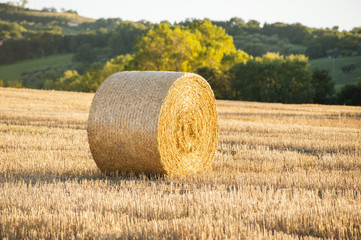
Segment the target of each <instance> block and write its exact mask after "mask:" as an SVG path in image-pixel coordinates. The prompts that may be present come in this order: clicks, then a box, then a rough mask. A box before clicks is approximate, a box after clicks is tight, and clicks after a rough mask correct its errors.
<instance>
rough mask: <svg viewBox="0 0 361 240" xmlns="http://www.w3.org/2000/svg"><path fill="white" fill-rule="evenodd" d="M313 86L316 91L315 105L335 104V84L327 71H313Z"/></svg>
mask: <svg viewBox="0 0 361 240" xmlns="http://www.w3.org/2000/svg"><path fill="white" fill-rule="evenodd" d="M312 85H313V87H314V89H315V96H314V98H313V102H314V103H321V104H331V103H333V102H334V99H333V98H334V94H335V83H334V82H333V81H332V78H331V77H330V75H329V72H328V71H327V70H325V69H318V68H316V69H314V70H312Z"/></svg>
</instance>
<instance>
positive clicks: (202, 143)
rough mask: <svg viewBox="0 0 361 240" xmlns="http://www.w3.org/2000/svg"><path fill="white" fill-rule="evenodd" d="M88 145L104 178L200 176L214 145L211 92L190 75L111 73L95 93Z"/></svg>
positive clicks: (214, 115) (214, 113)
mask: <svg viewBox="0 0 361 240" xmlns="http://www.w3.org/2000/svg"><path fill="white" fill-rule="evenodd" d="M88 140H89V146H90V150H91V153H92V155H93V158H94V160H95V162H96V164H97V166H98V167H99V168H100V170H101V171H103V172H105V173H114V172H133V173H156V174H169V175H187V174H191V173H197V172H202V171H204V170H206V169H208V168H209V167H210V165H211V162H212V160H213V158H214V154H215V151H216V149H217V143H218V117H217V110H216V103H215V98H214V94H213V91H212V89H211V88H210V86H209V84H208V83H207V81H206V80H204V79H203V78H202V77H201V76H199V75H197V74H193V73H180V72H149V71H146V72H136V71H134V72H119V73H115V74H113V75H111V76H110V77H108V78H107V79H106V80H105V81H104V82H103V83H102V84H101V86H100V87H99V89H98V90H97V92H96V93H95V96H94V99H93V102H92V105H91V109H90V113H89V119H88Z"/></svg>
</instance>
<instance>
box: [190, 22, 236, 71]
mask: <svg viewBox="0 0 361 240" xmlns="http://www.w3.org/2000/svg"><path fill="white" fill-rule="evenodd" d="M189 29H190V31H191V32H192V33H193V34H194V35H195V36H196V37H197V39H198V40H199V42H200V44H201V47H202V49H201V52H200V53H199V55H198V58H197V62H196V65H197V66H196V68H201V67H208V68H217V67H219V66H221V63H222V60H223V57H224V56H226V55H230V54H232V53H235V52H236V48H235V46H234V44H233V38H232V37H231V36H229V35H228V34H227V33H226V32H225V30H224V29H223V28H221V27H218V26H215V25H213V24H212V22H211V21H210V20H208V19H205V20H202V21H200V20H196V21H193V22H192V23H191V24H190V25H189Z"/></svg>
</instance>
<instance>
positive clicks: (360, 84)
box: [337, 77, 361, 106]
mask: <svg viewBox="0 0 361 240" xmlns="http://www.w3.org/2000/svg"><path fill="white" fill-rule="evenodd" d="M337 101H338V103H339V104H345V105H354V106H361V77H359V78H358V80H357V84H356V85H353V84H347V85H345V86H344V87H343V88H342V89H341V91H340V92H339V93H338V94H337Z"/></svg>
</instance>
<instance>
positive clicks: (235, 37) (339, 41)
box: [0, 18, 361, 105]
mask: <svg viewBox="0 0 361 240" xmlns="http://www.w3.org/2000/svg"><path fill="white" fill-rule="evenodd" d="M30 25H31V24H30ZM33 25H34V24H33ZM43 26H44V27H46V26H47V25H43ZM56 27H57V28H56ZM84 28H86V29H87V30H86V31H85V32H84ZM39 29H40V28H37V29H36V30H34V29H33V30H31V28H30V27H29V24H28V23H27V24H25V23H24V22H23V23H18V22H9V21H6V20H3V21H0V30H1V31H0V33H1V35H0V36H2V40H3V42H2V45H1V46H0V64H5V63H12V62H15V61H18V60H20V59H29V58H39V57H44V56H48V55H52V54H57V53H74V58H73V62H72V64H71V65H66V66H58V67H54V68H52V69H49V68H46V69H37V70H34V71H30V72H24V73H23V74H22V80H21V84H22V85H23V86H26V87H33V88H46V89H62V90H72V91H87V92H94V91H96V89H97V88H98V87H99V85H100V84H101V82H102V81H103V80H104V79H105V78H106V77H107V76H109V75H110V74H112V73H114V72H118V71H125V70H158V71H162V70H167V71H190V72H196V73H199V74H200V75H202V76H203V77H205V78H206V80H207V81H208V82H209V83H210V84H211V86H212V88H213V89H214V92H215V96H216V97H217V98H219V99H241V100H248V101H267V102H283V103H325V104H334V103H340V104H353V105H355V104H361V103H360V102H359V100H358V98H357V97H351V96H354V95H355V92H356V93H359V92H360V86H359V85H360V84H359V85H350V86H347V87H345V88H344V89H343V90H342V91H341V92H340V93H338V94H337V95H336V94H335V89H334V83H333V82H332V79H331V78H330V76H329V75H328V72H327V71H325V70H322V69H315V70H312V71H311V70H309V69H308V65H309V64H308V59H309V58H314V57H320V56H327V55H329V56H331V57H336V56H339V55H340V54H343V55H345V56H346V55H359V54H361V51H360V46H361V45H360V39H361V37H360V34H361V30H360V29H357V28H355V29H354V30H353V31H350V32H340V31H338V29H337V28H336V27H335V28H333V29H310V28H307V27H305V26H303V25H301V24H283V23H275V24H264V26H263V27H261V26H260V24H259V22H257V21H255V20H251V21H248V22H247V23H245V22H244V21H243V20H242V19H240V18H232V19H230V20H229V21H211V20H208V19H205V20H194V19H188V20H186V21H184V22H180V23H178V24H170V23H169V22H162V23H160V24H151V23H149V22H145V21H139V22H130V21H122V20H121V19H98V20H97V21H95V22H94V23H83V24H81V26H80V27H79V28H77V29H78V30H79V32H78V33H72V34H64V33H63V32H62V30H61V26H60V25H58V26H51V25H50V27H49V29H45V30H44V29H42V30H39ZM4 39H5V41H4ZM241 49H242V50H241ZM345 69H346V67H345ZM347 69H348V68H347ZM347 69H346V70H347ZM346 70H345V71H346ZM0 84H1V83H0ZM2 85H11V83H2ZM356 95H357V94H356ZM350 99H351V100H350Z"/></svg>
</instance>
